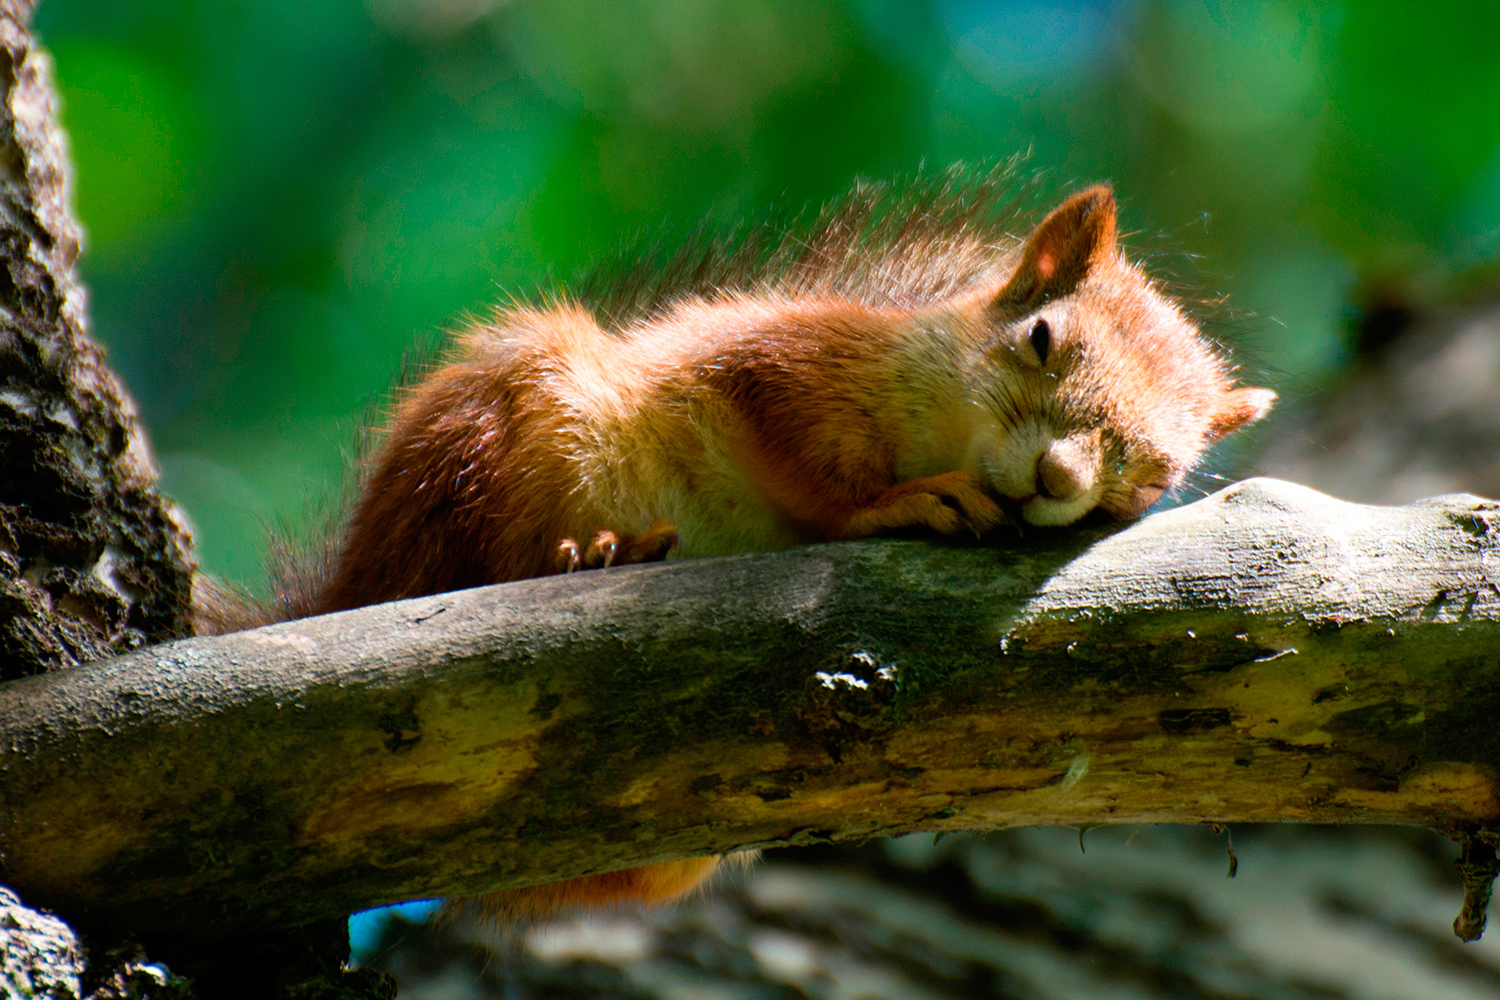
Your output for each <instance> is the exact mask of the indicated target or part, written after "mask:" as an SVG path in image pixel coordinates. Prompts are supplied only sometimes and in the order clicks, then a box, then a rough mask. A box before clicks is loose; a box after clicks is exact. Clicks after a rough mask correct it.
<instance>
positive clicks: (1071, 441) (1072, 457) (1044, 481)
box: [1036, 438, 1099, 501]
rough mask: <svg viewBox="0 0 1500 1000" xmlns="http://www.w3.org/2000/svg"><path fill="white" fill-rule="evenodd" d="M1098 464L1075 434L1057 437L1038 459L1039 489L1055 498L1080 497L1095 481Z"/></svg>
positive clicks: (1037, 484) (1047, 495)
mask: <svg viewBox="0 0 1500 1000" xmlns="http://www.w3.org/2000/svg"><path fill="white" fill-rule="evenodd" d="M1098 464H1099V463H1098V461H1097V459H1096V458H1095V457H1094V456H1093V455H1092V454H1091V453H1090V450H1089V449H1087V448H1085V447H1083V444H1082V442H1080V441H1078V440H1076V439H1075V438H1063V439H1062V440H1060V441H1053V442H1052V443H1051V444H1050V445H1048V447H1047V450H1046V451H1044V452H1042V454H1041V455H1040V456H1038V458H1037V460H1036V491H1037V493H1038V494H1039V495H1041V496H1044V497H1050V498H1051V499H1053V500H1062V501H1068V500H1074V499H1077V498H1078V497H1079V496H1081V495H1082V494H1084V493H1086V492H1087V491H1088V490H1089V489H1090V488H1091V487H1092V486H1093V485H1094V479H1095V476H1096V475H1097V474H1098V468H1097V466H1098Z"/></svg>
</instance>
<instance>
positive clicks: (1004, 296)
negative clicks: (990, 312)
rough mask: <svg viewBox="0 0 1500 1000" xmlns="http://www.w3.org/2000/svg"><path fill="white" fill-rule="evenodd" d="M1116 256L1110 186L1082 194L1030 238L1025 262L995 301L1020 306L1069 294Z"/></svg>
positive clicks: (1055, 211) (1061, 207) (1054, 213)
mask: <svg viewBox="0 0 1500 1000" xmlns="http://www.w3.org/2000/svg"><path fill="white" fill-rule="evenodd" d="M1114 252H1115V193H1114V191H1113V190H1111V189H1110V186H1109V185H1108V184H1096V185H1094V186H1093V187H1091V188H1088V189H1087V190H1084V191H1080V192H1078V193H1077V194H1075V195H1073V196H1072V197H1071V198H1069V199H1068V200H1067V201H1065V202H1063V203H1062V204H1061V205H1059V206H1058V207H1057V208H1054V209H1053V210H1052V211H1051V212H1050V213H1048V215H1047V217H1046V218H1045V219H1043V220H1042V221H1041V222H1040V223H1039V224H1038V225H1037V227H1036V228H1035V229H1033V230H1032V231H1031V235H1030V236H1028V237H1026V245H1025V248H1024V249H1023V250H1022V251H1021V263H1020V265H1019V266H1018V267H1017V268H1016V273H1015V274H1014V275H1012V276H1011V279H1010V281H1008V282H1006V284H1005V287H1004V288H1003V289H1001V290H1000V294H999V296H998V297H997V299H996V303H997V304H1001V305H1006V306H1012V307H1013V306H1017V305H1021V304H1031V303H1037V302H1041V301H1045V300H1046V299H1050V298H1055V297H1057V296H1059V295H1066V294H1067V293H1068V292H1070V291H1072V290H1073V288H1074V287H1075V286H1076V285H1077V284H1078V283H1079V282H1080V281H1082V280H1083V279H1084V277H1085V276H1086V275H1087V274H1088V273H1089V270H1090V269H1091V268H1093V267H1094V266H1095V265H1097V264H1099V263H1101V262H1102V261H1105V260H1108V259H1109V258H1110V257H1112V256H1113V255H1114Z"/></svg>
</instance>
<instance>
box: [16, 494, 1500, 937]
mask: <svg viewBox="0 0 1500 1000" xmlns="http://www.w3.org/2000/svg"><path fill="white" fill-rule="evenodd" d="M1497 539H1500V509H1497V504H1496V503H1494V502H1492V501H1487V500H1481V499H1479V498H1477V497H1472V496H1467V495H1460V496H1452V497H1445V498H1442V499H1441V500H1439V501H1433V502H1427V503H1422V504H1416V505H1412V506H1409V507H1389V508H1386V507H1366V506H1359V505H1355V504H1348V503H1343V502H1340V501H1337V500H1333V499H1331V498H1328V497H1325V496H1323V495H1322V494H1318V493H1315V492H1313V491H1311V490H1308V489H1306V488H1304V487H1300V486H1295V485H1292V484H1289V483H1283V482H1278V481H1275V480H1252V481H1249V482H1247V483H1242V484H1239V485H1237V486H1233V487H1230V488H1228V489H1226V490H1223V491H1221V492H1220V493H1217V494H1215V495H1214V496H1212V497H1209V498H1207V499H1205V500H1202V501H1199V502H1198V503H1195V504H1192V505H1190V506H1188V507H1184V508H1181V509H1178V510H1174V511H1170V512H1167V513H1163V514H1159V515H1156V516H1154V517H1151V518H1148V519H1146V520H1144V521H1141V522H1137V523H1135V524H1132V525H1130V526H1128V527H1126V528H1124V529H1123V530H1119V531H1116V532H1113V533H1108V532H1100V531H1093V532H1090V531H1082V532H1071V533H1063V534H1058V535H1049V536H1047V537H1046V538H1038V539H1035V541H1036V542H1037V543H1038V544H1026V545H1024V546H1016V547H1012V548H1006V549H1000V550H996V549H988V548H956V547H945V546H940V545H934V544H930V543H925V542H901V541H881V542H863V543H845V544H836V545H823V546H816V547H811V548H805V549H798V550H791V551H785V552H776V553H765V554H756V555H745V556H734V557H728V558H722V559H704V560H696V561H683V562H675V563H669V564H665V565H656V566H647V567H635V568H622V569H614V570H608V571H605V572H591V573H580V574H575V575H572V576H568V577H551V578H545V579H539V580H530V581H524V582H521V583H516V584H507V585H504V586H500V587H491V588H484V589H480V590H472V591H465V592H460V593H454V594H443V595H439V596H435V597H428V598H420V599H417V600H412V601H404V602H400V603H396V604H390V605H383V606H379V607H373V608H365V609H361V610H358V611H353V612H348V613H344V614H339V615H331V616H327V617H324V618H316V619H308V620H304V621H297V622H291V623H287V624H284V625H278V626H273V627H270V628H265V629H260V630H256V631H252V632H246V633H240V634H237V635H231V636H225V637H221V638H217V639H202V640H189V641H184V642H177V643H172V644H169V645H165V646H160V647H156V648H153V649H149V650H146V651H143V652H141V653H138V654H133V655H131V656H127V657H122V658H120V659H116V660H113V661H109V662H106V663H102V664H98V665H94V666H90V667H86V668H82V669H78V670H72V671H65V672H62V673H58V674H55V675H50V676H46V677H37V678H28V679H25V680H21V681H17V682H13V683H11V684H7V685H5V686H3V687H0V731H3V733H4V736H5V739H4V745H3V747H0V802H3V811H0V846H3V849H4V858H5V875H6V878H7V880H8V881H9V882H10V883H11V884H13V885H15V886H16V887H18V888H19V889H21V891H23V892H25V893H26V894H27V896H28V898H31V899H35V900H37V901H38V902H41V903H45V904H46V905H50V906H54V907H57V908H59V909H60V910H62V911H63V912H66V913H68V914H69V915H70V916H73V917H74V918H75V919H79V918H80V917H81V916H82V915H84V914H87V915H88V916H89V918H91V919H93V920H98V921H105V922H112V921H130V922H132V923H135V924H137V925H144V926H148V927H150V926H156V927H162V928H172V929H177V930H181V931H182V932H184V933H192V932H193V931H194V930H195V929H197V928H201V927H203V925H204V921H205V920H211V921H213V922H214V924H215V926H214V931H215V932H216V933H222V932H223V930H224V927H225V926H235V925H244V926H253V925H264V924H267V923H270V922H278V921H290V922H304V921H310V920H313V919H317V918H322V917H329V916H334V915H338V914H343V913H347V912H349V911H351V910H355V909H359V908H361V907H366V906H370V905H374V904H378V903H385V902H391V901H394V900H399V899H408V898H418V897H426V896H437V895H463V894H473V893H479V892H482V891H487V890H492V889H497V888H500V887H504V886H515V885H523V884H528V883H535V882H541V881H547V880H551V879H556V878H564V877H571V876H577V875H581V874H585V873H588V872H593V871H600V870H605V869H613V868H620V867H627V866H631V865H636V864H641V863H643V862H649V861H659V860H665V859H670V858H680V857H684V856H689V855H695V854H703V853H708V852H714V851H724V850H730V849H736V848H741V847H754V846H766V845H779V844H798V843H808V842H814V841H822V840H838V839H845V838H861V837H869V836H876V835H886V834H895V833H904V832H908V831H912V830H957V829H978V828H994V827H1005V826H1016V825H1030V824H1058V823H1068V824H1071V823H1079V824H1095V823H1119V822H1186V823H1196V822H1252V821H1264V820H1293V821H1301V822H1328V823H1409V824H1420V825H1424V826H1430V827H1434V828H1438V829H1441V830H1444V831H1446V832H1449V833H1451V834H1453V835H1455V836H1458V835H1469V834H1477V833H1479V832H1481V831H1482V829H1483V828H1486V827H1493V826H1494V825H1495V824H1496V823H1497V821H1500V801H1497V787H1496V779H1497V774H1500V731H1497V727H1496V725H1495V722H1494V720H1495V719H1497V718H1500V657H1497V656H1496V654H1495V650H1496V649H1500V641H1497V640H1500V588H1497V586H1496V583H1495V582H1493V581H1492V578H1491V576H1490V575H1489V567H1490V566H1491V565H1492V563H1493V560H1494V558H1495V555H1496V549H1497ZM1027 541H1028V542H1031V541H1033V540H1031V539H1028V540H1027Z"/></svg>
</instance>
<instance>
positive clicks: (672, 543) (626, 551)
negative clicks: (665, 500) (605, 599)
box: [553, 518, 681, 573]
mask: <svg viewBox="0 0 1500 1000" xmlns="http://www.w3.org/2000/svg"><path fill="white" fill-rule="evenodd" d="M680 544H681V541H680V539H679V538H678V536H677V525H675V524H672V523H670V522H668V521H667V520H665V519H664V518H658V519H657V520H655V521H653V522H652V524H651V527H649V528H647V529H646V531H645V533H644V534H641V535H622V534H620V533H619V532H616V531H611V530H610V529H609V528H600V529H599V530H598V531H595V532H594V537H593V539H592V540H591V541H590V542H589V545H588V548H586V549H583V548H580V546H579V545H578V543H577V542H576V541H574V540H573V539H571V538H564V539H563V540H562V541H561V542H559V543H558V545H557V554H556V556H555V557H554V559H553V566H554V568H555V569H556V571H557V572H559V573H572V572H573V571H574V570H579V569H608V568H609V567H611V566H625V565H629V564H631V563H646V562H661V561H662V560H663V559H665V558H667V553H669V552H671V551H672V550H673V549H675V548H677V547H678V546H679V545H680Z"/></svg>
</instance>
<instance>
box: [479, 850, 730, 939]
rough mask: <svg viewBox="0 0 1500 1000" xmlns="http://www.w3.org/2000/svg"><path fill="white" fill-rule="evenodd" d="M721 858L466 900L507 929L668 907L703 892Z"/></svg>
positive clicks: (636, 869)
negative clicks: (600, 912) (574, 913)
mask: <svg viewBox="0 0 1500 1000" xmlns="http://www.w3.org/2000/svg"><path fill="white" fill-rule="evenodd" d="M719 861H720V859H719V858H718V857H717V856H714V857H707V858H687V859H685V860H683V861H667V862H663V863H662V864H658V865H645V866H644V867H641V868H626V869H624V870H623V871H617V872H605V873H603V874H602V875H585V876H584V877H583V878H575V879H569V880H567V881H566V882H549V883H548V884H546V885H533V886H528V887H526V888H525V889H510V890H508V891H506V892H494V893H490V894H489V895H487V896H476V897H474V898H473V899H469V900H464V901H463V902H462V903H461V904H460V905H465V904H467V905H472V906H473V907H474V908H475V909H477V910H478V911H479V913H481V914H482V915H483V916H484V917H486V918H487V919H490V920H493V921H496V922H497V923H502V924H511V923H517V922H523V923H525V922H534V921H538V920H542V919H545V918H547V917H550V916H553V915H554V914H557V913H560V912H562V911H565V910H575V909H593V908H598V907H608V906H619V905H621V904H628V903H642V904H645V905H647V906H651V905H655V904H660V903H665V902H668V901H670V900H673V899H676V898H677V897H679V896H682V895H685V894H686V893H689V892H692V891H693V890H694V889H697V888H700V887H702V886H703V885H704V884H705V883H706V882H707V881H708V878H709V876H711V875H712V874H713V873H714V871H715V869H717V868H718V867H719Z"/></svg>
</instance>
